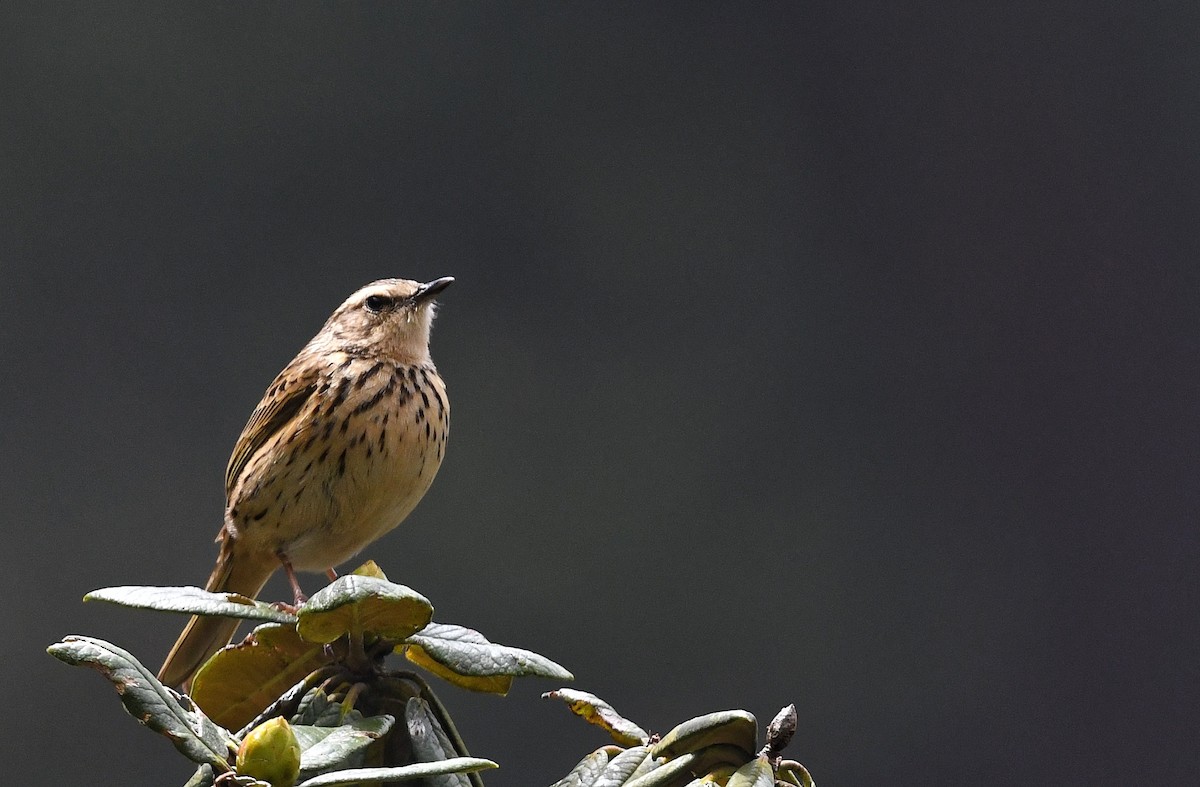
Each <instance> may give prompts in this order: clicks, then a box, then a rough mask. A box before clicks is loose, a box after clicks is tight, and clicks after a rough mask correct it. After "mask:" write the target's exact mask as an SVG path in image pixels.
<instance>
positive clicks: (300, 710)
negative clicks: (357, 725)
mask: <svg viewBox="0 0 1200 787" xmlns="http://www.w3.org/2000/svg"><path fill="white" fill-rule="evenodd" d="M361 718H363V715H362V714H361V713H359V712H358V711H356V710H354V709H353V708H347V707H346V706H345V705H343V704H342V703H341V701H338V700H332V699H330V698H329V694H328V693H326V691H325V689H324V688H322V687H320V686H318V687H316V688H315V689H312V690H311V691H309V692H307V693H306V694H305V695H304V697H303V698H302V699H301V700H300V704H299V705H297V706H296V712H295V714H293V716H292V724H306V725H308V726H310V727H336V726H338V725H339V724H341V723H342V722H343V721H345V720H347V719H349V720H351V721H354V720H355V719H361Z"/></svg>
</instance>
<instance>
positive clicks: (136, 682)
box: [47, 637, 237, 772]
mask: <svg viewBox="0 0 1200 787" xmlns="http://www.w3.org/2000/svg"><path fill="white" fill-rule="evenodd" d="M47 652H48V653H49V654H50V655H51V656H54V657H55V658H56V659H58V660H60V661H64V662H66V663H67V664H71V665H74V666H83V667H91V668H92V669H94V670H96V671H98V672H99V673H100V674H102V675H104V677H106V678H108V679H109V680H110V681H112V683H113V685H114V686H115V687H116V689H117V693H118V694H119V695H120V696H121V703H122V704H123V705H124V706H125V710H127V711H128V712H129V714H130V715H131V716H133V717H134V718H135V719H137V720H138V721H140V722H141V723H142V724H144V725H146V726H147V727H149V728H150V729H152V730H154V731H155V732H158V733H161V734H163V735H165V736H167V738H168V739H170V741H171V743H172V744H174V745H175V748H176V749H178V750H179V751H180V752H181V753H182V754H183V755H184V756H185V757H187V758H188V759H190V760H192V761H193V762H198V763H202V764H208V765H211V766H213V768H214V769H216V770H217V771H220V772H227V771H229V770H231V768H230V765H229V755H230V754H231V753H232V751H233V750H234V749H236V748H237V742H236V741H234V739H233V736H231V735H230V734H229V732H228V731H227V730H225V729H222V728H221V727H218V726H217V725H216V724H213V722H212V721H211V720H210V719H209V718H208V717H207V716H205V715H204V713H203V712H202V711H201V710H200V709H199V708H198V707H196V706H195V705H194V704H193V703H192V701H191V700H189V699H187V698H186V697H181V696H180V695H178V694H176V693H175V692H174V691H172V690H170V689H168V688H167V687H166V686H164V685H162V684H161V683H159V682H158V679H157V678H156V677H154V673H152V672H150V671H149V670H148V669H146V668H145V667H144V666H142V664H141V663H140V662H139V661H138V660H137V659H135V658H134V657H133V656H132V655H131V654H130V653H128V652H127V651H124V650H122V649H121V648H118V647H117V646H116V645H113V644H111V643H109V642H105V641H104V640H102V639H93V638H91V637H66V638H65V639H63V641H62V642H59V643H56V644H54V645H51V646H50V647H49V648H47Z"/></svg>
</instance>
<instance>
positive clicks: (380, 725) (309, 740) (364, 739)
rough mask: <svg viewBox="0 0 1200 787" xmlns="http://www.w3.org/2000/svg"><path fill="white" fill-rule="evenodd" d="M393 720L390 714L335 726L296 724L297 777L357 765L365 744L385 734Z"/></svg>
mask: <svg viewBox="0 0 1200 787" xmlns="http://www.w3.org/2000/svg"><path fill="white" fill-rule="evenodd" d="M394 723H395V720H394V719H393V718H392V717H391V716H371V717H370V718H365V719H357V720H355V721H346V722H345V723H343V724H341V725H339V726H337V727H307V726H302V725H296V726H295V727H293V728H292V729H293V730H294V731H295V733H296V740H297V741H299V742H300V749H301V751H302V754H301V757H300V779H301V780H306V779H311V778H313V777H315V776H319V775H321V774H323V773H329V772H332V771H335V770H345V769H346V768H357V767H358V766H360V765H362V764H363V762H364V757H365V756H366V749H367V747H368V746H370V745H371V744H372V743H374V742H375V741H377V740H379V739H380V738H382V737H383V736H384V735H386V734H387V733H388V731H389V730H391V728H392V725H393V724H394Z"/></svg>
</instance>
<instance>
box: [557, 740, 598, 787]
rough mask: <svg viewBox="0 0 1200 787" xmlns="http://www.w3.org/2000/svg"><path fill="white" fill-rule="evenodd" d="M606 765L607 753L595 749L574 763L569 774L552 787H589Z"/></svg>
mask: <svg viewBox="0 0 1200 787" xmlns="http://www.w3.org/2000/svg"><path fill="white" fill-rule="evenodd" d="M607 765H608V752H606V751H605V750H604V749H596V750H595V751H594V752H592V753H591V754H589V755H588V756H586V757H584V758H583V759H582V760H580V761H579V762H577V763H575V767H574V768H572V769H571V772H570V773H568V774H567V775H566V776H564V777H562V778H561V779H559V780H558V782H557V783H555V784H554V785H553V787H591V785H592V783H593V782H595V781H596V778H597V777H599V776H600V774H601V773H602V772H603V771H604V768H605V766H607Z"/></svg>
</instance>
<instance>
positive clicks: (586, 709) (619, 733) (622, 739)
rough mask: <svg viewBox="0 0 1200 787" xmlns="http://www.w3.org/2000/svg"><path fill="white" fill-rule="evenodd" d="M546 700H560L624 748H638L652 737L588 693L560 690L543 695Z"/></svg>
mask: <svg viewBox="0 0 1200 787" xmlns="http://www.w3.org/2000/svg"><path fill="white" fill-rule="evenodd" d="M542 697H545V698H554V699H560V700H562V701H563V702H565V703H567V707H568V708H570V709H571V712H572V713H574V714H575V715H577V716H581V717H583V718H584V719H585V720H586V721H587V722H588V723H590V724H595V725H596V726H597V727H601V728H603V729H605V730H607V731H608V733H609V734H610V735H612V737H613V740H615V741H616V742H617V743H619V744H621V745H622V746H636V745H638V744H641V743H645V742H646V741H648V740H649V739H650V735H649V734H648V733H647V732H646V731H645V730H643V729H642V728H641V727H639V726H638V725H636V724H634V723H633V722H632V721H630V720H629V719H626V718H625V717H624V716H622V715H621V714H619V713H617V711H616V709H615V708H613V706H612V705H609V704H608V703H607V702H605V701H604V700H602V699H600V698H599V697H597V696H596V695H595V694H590V693H588V692H586V691H577V690H575V689H558V690H556V691H548V692H546V693H545V694H543V695H542Z"/></svg>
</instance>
